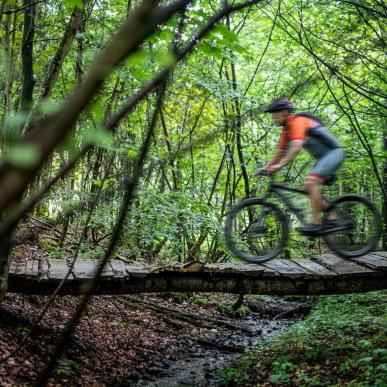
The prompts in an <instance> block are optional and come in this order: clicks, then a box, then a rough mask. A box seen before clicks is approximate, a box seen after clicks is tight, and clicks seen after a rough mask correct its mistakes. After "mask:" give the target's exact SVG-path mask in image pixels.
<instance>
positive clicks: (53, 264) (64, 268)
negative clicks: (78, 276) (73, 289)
mask: <svg viewBox="0 0 387 387" xmlns="http://www.w3.org/2000/svg"><path fill="white" fill-rule="evenodd" d="M68 271H69V264H68V263H67V262H66V261H64V260H62V259H51V260H50V267H49V268H48V277H49V279H53V280H62V279H63V278H64V277H65V276H66V274H67V272H68ZM73 279H74V275H73V274H72V273H70V275H69V278H68V280H73Z"/></svg>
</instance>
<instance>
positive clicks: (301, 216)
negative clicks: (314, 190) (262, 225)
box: [260, 176, 329, 225]
mask: <svg viewBox="0 0 387 387" xmlns="http://www.w3.org/2000/svg"><path fill="white" fill-rule="evenodd" d="M283 191H287V192H295V193H297V194H301V195H308V193H307V192H306V191H305V190H303V189H299V188H294V187H289V186H287V185H284V184H278V183H275V182H274V177H273V176H271V177H270V185H269V188H268V190H267V191H266V193H265V194H264V196H263V199H264V200H267V199H268V198H269V197H270V196H271V195H272V194H275V195H276V196H277V197H278V198H280V199H281V201H282V202H283V203H284V204H285V206H286V208H287V209H288V210H290V212H292V213H293V214H294V215H295V216H296V217H297V219H298V220H299V221H300V222H301V223H302V224H303V225H305V224H306V223H307V222H306V219H305V212H304V210H303V209H302V208H298V207H297V206H295V205H294V203H293V202H292V200H291V199H290V198H288V197H287V196H286V195H284V194H283ZM324 200H325V201H326V202H327V203H328V204H329V201H328V200H327V199H325V198H324ZM263 216H265V214H262V215H261V216H260V217H263Z"/></svg>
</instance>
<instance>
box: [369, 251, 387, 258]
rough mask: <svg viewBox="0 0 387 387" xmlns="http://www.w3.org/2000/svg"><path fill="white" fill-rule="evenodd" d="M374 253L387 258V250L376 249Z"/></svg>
mask: <svg viewBox="0 0 387 387" xmlns="http://www.w3.org/2000/svg"><path fill="white" fill-rule="evenodd" d="M372 254H375V255H379V256H380V257H382V258H387V251H374V252H372Z"/></svg>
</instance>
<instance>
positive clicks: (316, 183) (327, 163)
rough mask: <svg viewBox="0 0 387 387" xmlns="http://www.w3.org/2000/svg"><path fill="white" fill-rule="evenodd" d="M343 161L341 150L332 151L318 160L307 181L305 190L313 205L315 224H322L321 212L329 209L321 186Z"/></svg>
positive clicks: (313, 220)
mask: <svg viewBox="0 0 387 387" xmlns="http://www.w3.org/2000/svg"><path fill="white" fill-rule="evenodd" d="M343 160H344V152H343V150H342V149H341V148H337V149H334V150H332V151H330V152H329V153H327V154H326V155H325V156H323V157H322V158H321V159H319V160H317V162H316V163H315V165H314V166H313V168H312V170H311V171H310V173H309V175H308V177H307V178H306V180H305V190H306V191H307V192H308V193H309V198H310V201H311V204H312V222H313V223H315V224H318V223H320V217H321V212H322V211H323V210H325V208H326V207H327V203H326V202H325V200H324V199H323V197H322V194H321V184H322V183H323V182H324V181H325V180H326V179H327V178H329V177H330V176H331V175H333V174H334V173H335V172H336V171H337V170H338V169H339V168H340V166H341V164H342V163H343ZM332 220H333V218H332Z"/></svg>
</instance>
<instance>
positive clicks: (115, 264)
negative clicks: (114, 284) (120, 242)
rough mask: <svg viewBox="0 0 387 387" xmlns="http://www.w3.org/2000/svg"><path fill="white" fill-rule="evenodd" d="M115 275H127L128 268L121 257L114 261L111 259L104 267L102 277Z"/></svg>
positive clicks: (121, 276) (119, 276)
mask: <svg viewBox="0 0 387 387" xmlns="http://www.w3.org/2000/svg"><path fill="white" fill-rule="evenodd" d="M110 276H113V277H114V278H120V279H121V278H125V276H126V269H125V264H124V263H123V262H122V261H120V260H119V259H114V260H112V261H109V262H108V263H107V265H106V266H105V268H104V271H103V273H102V277H104V278H105V277H110Z"/></svg>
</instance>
